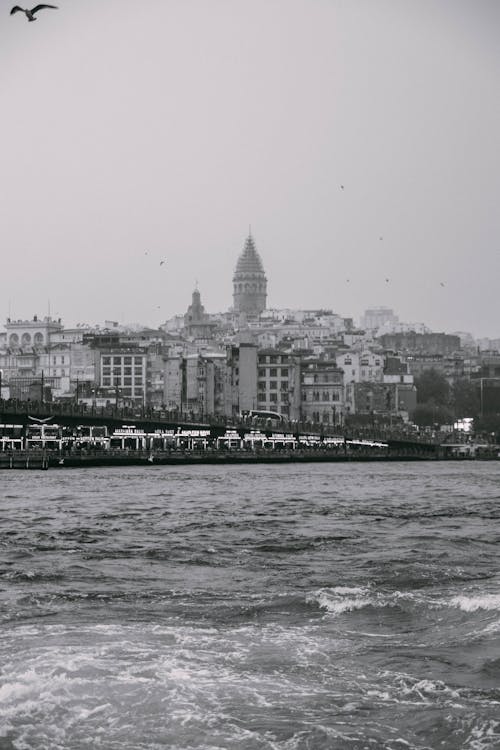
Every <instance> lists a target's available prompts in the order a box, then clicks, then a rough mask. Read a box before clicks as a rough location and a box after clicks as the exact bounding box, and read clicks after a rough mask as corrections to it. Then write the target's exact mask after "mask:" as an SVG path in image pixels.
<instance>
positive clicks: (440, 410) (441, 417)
mask: <svg viewBox="0 0 500 750" xmlns="http://www.w3.org/2000/svg"><path fill="white" fill-rule="evenodd" d="M413 421H414V422H415V424H418V425H419V426H420V427H434V425H443V424H452V423H453V412H452V410H451V409H449V408H448V407H447V406H436V405H435V404H431V403H426V404H417V407H416V409H415V412H414V414H413Z"/></svg>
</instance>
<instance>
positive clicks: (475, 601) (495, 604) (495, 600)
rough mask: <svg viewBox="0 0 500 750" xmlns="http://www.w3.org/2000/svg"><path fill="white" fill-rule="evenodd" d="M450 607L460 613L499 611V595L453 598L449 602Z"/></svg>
mask: <svg viewBox="0 0 500 750" xmlns="http://www.w3.org/2000/svg"><path fill="white" fill-rule="evenodd" d="M450 605H451V606H452V607H457V608H458V609H461V610H462V612H477V611H478V610H480V609H484V610H495V609H498V610H500V594H483V595H482V596H454V597H453V599H451V601H450Z"/></svg>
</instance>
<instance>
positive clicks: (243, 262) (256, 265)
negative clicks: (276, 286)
mask: <svg viewBox="0 0 500 750" xmlns="http://www.w3.org/2000/svg"><path fill="white" fill-rule="evenodd" d="M248 273H251V274H262V275H264V266H263V264H262V260H261V257H260V255H259V253H258V252H257V248H256V247H255V242H254V240H253V237H252V235H251V234H249V235H248V237H247V239H246V241H245V246H244V248H243V251H242V253H241V255H240V257H239V258H238V262H237V263H236V269H235V271H234V275H235V276H238V275H240V274H248Z"/></svg>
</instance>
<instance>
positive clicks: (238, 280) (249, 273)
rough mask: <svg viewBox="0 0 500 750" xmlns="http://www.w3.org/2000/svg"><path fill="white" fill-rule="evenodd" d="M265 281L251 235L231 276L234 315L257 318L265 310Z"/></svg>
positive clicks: (259, 258)
mask: <svg viewBox="0 0 500 750" xmlns="http://www.w3.org/2000/svg"><path fill="white" fill-rule="evenodd" d="M266 298H267V279H266V274H265V273H264V266H263V265H262V260H261V257H260V255H259V253H258V252H257V249H256V247H255V242H254V240H253V237H252V235H251V234H249V235H248V237H247V239H246V241H245V245H244V247H243V251H242V253H241V255H240V257H239V258H238V262H237V263H236V268H235V271H234V276H233V307H234V311H235V312H236V313H245V314H246V315H252V316H258V315H260V314H261V313H263V312H264V310H265V309H266Z"/></svg>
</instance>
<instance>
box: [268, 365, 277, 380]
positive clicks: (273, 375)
mask: <svg viewBox="0 0 500 750" xmlns="http://www.w3.org/2000/svg"><path fill="white" fill-rule="evenodd" d="M269 377H270V378H277V377H278V370H277V369H276V367H271V369H270V370H269Z"/></svg>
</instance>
